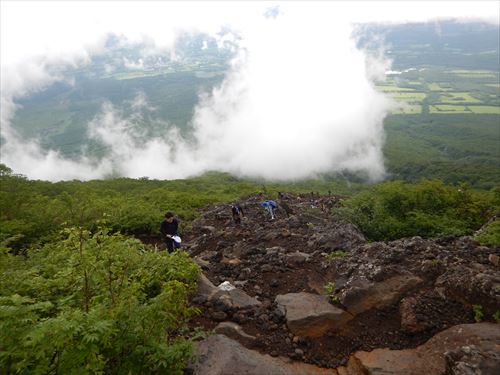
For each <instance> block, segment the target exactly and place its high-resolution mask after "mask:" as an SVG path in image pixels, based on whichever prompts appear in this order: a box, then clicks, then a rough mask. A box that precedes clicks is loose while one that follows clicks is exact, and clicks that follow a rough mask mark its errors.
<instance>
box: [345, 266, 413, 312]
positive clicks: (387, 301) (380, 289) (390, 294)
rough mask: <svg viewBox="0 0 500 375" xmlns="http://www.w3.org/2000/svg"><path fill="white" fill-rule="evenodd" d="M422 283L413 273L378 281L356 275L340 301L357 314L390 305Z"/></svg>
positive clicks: (348, 309)
mask: <svg viewBox="0 0 500 375" xmlns="http://www.w3.org/2000/svg"><path fill="white" fill-rule="evenodd" d="M422 283H423V280H422V279H421V278H419V277H416V276H413V275H398V276H394V277H391V278H390V279H387V280H384V281H382V282H378V283H374V282H371V281H368V280H367V279H366V278H364V277H356V278H354V279H353V280H352V281H351V282H348V283H347V284H346V287H345V288H344V289H343V290H342V292H341V293H340V302H341V303H342V304H343V305H344V306H345V307H346V309H347V311H349V312H350V313H351V314H353V315H357V314H360V313H362V312H364V311H367V310H370V309H373V308H382V307H385V306H390V305H391V304H393V303H394V302H396V301H398V300H400V299H401V298H402V297H403V296H404V295H405V293H407V292H408V291H410V290H412V289H413V288H415V287H417V286H418V285H420V284H422Z"/></svg>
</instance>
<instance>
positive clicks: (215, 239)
mask: <svg viewBox="0 0 500 375" xmlns="http://www.w3.org/2000/svg"><path fill="white" fill-rule="evenodd" d="M261 199H262V197H261V196H257V195H254V196H249V197H247V198H244V199H242V200H240V202H241V204H242V205H243V207H244V210H245V218H244V220H243V221H242V223H241V224H240V225H235V224H234V223H233V222H232V220H231V212H230V208H229V206H228V205H224V204H220V205H213V206H210V207H207V208H205V209H203V211H202V212H201V214H202V216H201V218H200V219H198V220H197V221H196V222H195V223H193V226H192V230H191V232H190V233H186V235H185V237H184V243H185V246H186V248H187V249H188V250H189V251H190V253H191V254H192V255H193V256H198V257H199V258H197V261H198V263H199V264H200V266H201V267H202V268H203V269H204V272H205V275H206V276H207V278H208V279H210V281H212V282H213V283H214V284H215V285H218V284H220V283H222V282H225V281H227V282H229V283H231V285H234V286H235V287H236V288H237V289H234V290H230V291H219V290H217V288H215V287H214V285H213V284H212V283H207V282H206V281H208V280H204V281H202V282H201V284H202V285H203V287H201V286H200V290H199V293H198V295H197V297H195V298H193V302H194V304H195V305H196V306H197V307H198V308H200V309H201V310H202V315H201V317H200V319H199V320H198V321H197V322H196V323H198V324H200V325H203V326H204V327H205V328H206V329H207V330H212V329H214V328H215V326H216V325H217V324H218V323H219V322H222V321H230V322H234V323H238V324H239V325H240V326H241V329H242V330H243V331H244V332H247V333H251V334H252V335H254V336H255V340H252V341H251V344H248V341H245V339H244V338H243V336H239V335H236V334H235V333H238V332H239V331H238V330H237V329H232V330H229V328H228V327H225V326H224V325H223V328H220V327H219V330H220V329H223V332H225V333H226V334H228V335H232V337H234V338H236V339H237V340H238V341H240V342H241V343H243V344H244V345H249V346H251V348H255V349H257V350H259V351H260V352H261V353H269V354H272V356H273V357H276V356H283V357H284V356H286V357H288V358H292V359H296V360H301V361H304V362H306V363H311V364H317V365H319V366H322V367H325V368H326V367H337V366H340V365H341V364H342V365H345V364H346V363H347V360H348V359H349V358H351V360H350V362H349V366H348V367H344V368H339V373H341V372H342V371H344V373H345V374H347V372H345V371H351V372H352V371H355V369H356V368H358V369H359V371H358V370H356V371H358V372H353V373H356V374H360V373H363V374H366V373H367V372H368V370H367V367H366V366H364V362H362V361H361V358H365V357H363V355H361V354H360V355H359V356H358V357H359V358H358V357H354V356H352V353H354V352H355V351H360V350H363V351H365V352H370V351H371V350H373V349H377V350H381V349H379V348H386V349H384V353H387V352H390V353H392V354H394V355H395V356H396V353H398V354H397V355H400V356H401V358H406V357H408V358H409V359H408V361H413V357H412V354H411V353H412V352H411V351H410V352H407V351H402V349H405V348H415V347H417V346H418V345H422V344H423V343H425V342H426V341H427V340H429V339H430V338H432V337H433V336H434V335H436V333H438V332H440V331H442V330H446V329H448V328H449V327H452V326H454V325H457V324H464V323H472V322H474V313H473V311H472V305H481V309H482V312H483V313H484V317H483V319H484V320H486V321H493V315H494V314H495V312H496V311H497V310H498V309H499V306H500V274H499V272H498V264H499V261H498V259H500V247H499V246H481V245H480V244H479V243H477V242H476V241H474V240H472V239H471V238H468V237H461V238H454V237H443V238H440V239H438V240H427V239H423V238H420V237H412V238H404V239H400V240H396V241H390V242H372V243H368V242H366V241H365V239H364V237H363V235H362V234H361V233H360V231H359V230H358V229H357V228H356V227H355V226H353V225H351V224H347V223H342V222H339V221H336V218H335V217H334V216H331V215H329V214H328V213H327V212H325V211H323V207H324V205H325V204H327V203H328V201H330V200H332V201H335V202H337V201H338V200H339V199H337V198H335V197H330V196H328V197H327V196H322V197H318V196H317V195H316V196H315V197H312V195H310V194H302V195H297V194H287V198H286V202H287V204H288V206H289V208H290V209H291V211H290V212H289V214H290V215H289V216H287V215H285V214H284V213H281V214H280V212H278V215H277V218H276V219H275V220H270V219H269V218H268V216H266V213H265V211H263V210H262V208H261V207H260V205H259V203H260V202H261ZM337 250H341V251H337ZM327 285H328V288H329V293H330V292H331V289H334V291H333V293H334V298H335V297H336V298H338V300H339V302H340V303H341V305H342V309H343V310H342V309H339V308H338V307H336V306H334V305H332V304H331V303H329V302H328V299H327V297H325V296H322V295H323V294H324V293H325V286H327ZM214 288H215V289H214ZM293 296H295V297H293ZM306 296H307V297H306ZM277 297H278V298H277ZM274 302H276V303H274ZM346 322H347V323H346ZM224 327H225V328H224ZM233 328H234V327H233ZM221 332H222V331H221ZM464 345H465V346H467V345H468V344H464ZM457 348H458V346H457ZM471 348H472V347H471ZM478 348H480V349H481V347H479V346H478ZM389 349H392V351H389ZM455 349H456V348H455ZM472 349H473V348H472ZM472 349H471V353H475V351H474V350H475V349H474V350H472ZM414 350H416V349H414ZM457 350H459V351H458V352H457V353H455V354H453V353H454V352H453V351H452V352H450V361H452V360H454V361H455V362H456V363H455V362H453V363H455V364H453V363H452V362H450V369H449V371H455V372H456V371H459V369H461V368H462V367H463V366H464V365H459V363H462V362H463V361H465V360H466V359H467V360H469V359H468V356H467V355H465V354H467V353H465V354H464V353H462V351H461V349H457ZM481 350H482V349H481ZM393 352H395V353H393ZM370 353H373V354H366V355H365V356H366V358H368V357H369V356H371V355H375V354H377V351H373V352H370ZM418 353H420V354H422V352H421V351H418ZM488 353H489V352H488V351H486V352H484V351H482V352H481V356H483V357H484V358H483V357H481V358H483V359H484V366H486V367H484V366H483V365H482V364H481V363H483V362H481V361H479V359H480V357H478V356H476V357H475V358H476V359H474V360H477V361H476V362H477V363H476V362H474V363H476V364H477V366H479V367H475V368H480V367H481V366H483V367H484V368H488V367H487V366H489V365H487V364H488V363H489V362H488V361H489V359H488V358H495V357H494V356H493V357H492V356H491V355H490V354H488ZM384 355H385V354H384ZM426 355H427V354H426ZM440 355H441V354H440ZM387 356H388V357H387V358H389V356H390V355H389V354H387ZM462 359H463V360H462ZM395 360H396V359H395ZM471 360H472V359H471ZM415 361H416V362H415V363H419V362H418V359H416V360H415ZM423 362H425V361H423V360H422V363H423ZM440 363H441V365H440V367H439V368H441V369H442V368H443V366H442V362H440ZM399 365H401V366H403V367H401V368H398V367H394V368H395V369H396V370H397V371H399V370H401V371H406V370H405V368H404V363H399ZM452 365H453V366H452ZM356 366H357V367H356ZM395 366H396V365H395ZM429 366H431V365H430V364H429ZM381 368H383V366H382V367H381ZM398 369H399V370H398ZM396 370H395V371H396ZM370 371H372V370H370ZM373 371H374V370H373ZM426 371H427V370H426ZM443 371H444V370H443ZM460 371H461V370H460ZM464 371H465V370H464ZM485 371H486V370H485ZM395 373H398V372H395ZM404 373H405V372H402V374H404ZM425 375H427V374H425Z"/></svg>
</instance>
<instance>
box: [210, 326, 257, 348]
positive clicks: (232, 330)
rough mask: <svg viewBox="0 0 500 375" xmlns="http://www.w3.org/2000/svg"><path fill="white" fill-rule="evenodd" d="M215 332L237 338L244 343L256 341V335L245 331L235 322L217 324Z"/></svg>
mask: <svg viewBox="0 0 500 375" xmlns="http://www.w3.org/2000/svg"><path fill="white" fill-rule="evenodd" d="M214 331H215V333H220V334H221V335H226V336H227V337H229V338H232V339H233V340H237V341H238V342H242V343H244V344H245V343H246V344H249V343H252V342H253V341H255V336H251V335H248V334H247V333H245V331H244V330H243V328H241V326H239V325H238V324H236V323H233V322H222V323H219V324H218V325H217V327H215V329H214Z"/></svg>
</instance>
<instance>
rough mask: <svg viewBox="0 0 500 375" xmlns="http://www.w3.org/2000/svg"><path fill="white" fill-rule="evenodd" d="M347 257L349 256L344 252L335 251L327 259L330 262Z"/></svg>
mask: <svg viewBox="0 0 500 375" xmlns="http://www.w3.org/2000/svg"><path fill="white" fill-rule="evenodd" d="M346 256H347V253H346V252H345V251H344V250H335V251H332V252H331V253H329V254H327V255H326V258H327V259H328V260H329V261H332V260H333V259H335V258H343V257H346Z"/></svg>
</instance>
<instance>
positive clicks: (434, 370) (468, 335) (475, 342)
mask: <svg viewBox="0 0 500 375" xmlns="http://www.w3.org/2000/svg"><path fill="white" fill-rule="evenodd" d="M499 343H500V325H498V324H493V323H479V324H462V325H457V326H454V327H452V328H449V329H447V330H446V331H443V332H441V333H438V334H437V335H435V336H434V337H433V338H431V339H430V340H429V341H427V342H426V343H425V344H423V345H421V346H419V347H417V348H415V349H405V350H390V349H375V350H373V351H371V352H357V353H355V354H353V355H352V356H351V358H350V359H349V363H348V365H347V367H342V368H338V369H337V370H338V372H339V374H341V375H344V374H346V375H347V374H348V375H387V374H405V375H422V374H426V375H443V374H445V373H446V374H449V375H451V374H457V375H458V374H472V375H474V374H483V375H486V374H492V375H493V374H498V373H500V372H499V371H500V362H498V360H496V362H495V361H494V359H495V358H500V344H499ZM464 347H468V348H469V349H466V351H467V352H469V353H470V352H471V349H470V348H474V350H476V356H475V359H474V360H471V359H469V363H470V364H471V366H470V367H473V366H474V362H475V363H481V364H482V366H483V368H484V369H486V370H488V371H489V372H483V373H480V372H474V371H475V370H474V371H473V372H463V373H460V372H446V371H447V368H448V370H449V369H452V370H451V371H455V370H453V368H460V367H462V368H464V365H458V362H460V358H463V356H455V357H453V356H452V357H453V358H452V359H447V358H446V356H447V355H448V356H450V354H449V353H450V352H452V351H457V350H463V348H464ZM480 353H486V354H487V355H481V354H480ZM480 356H482V357H483V359H484V360H482V359H481V358H479V357H480Z"/></svg>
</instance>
